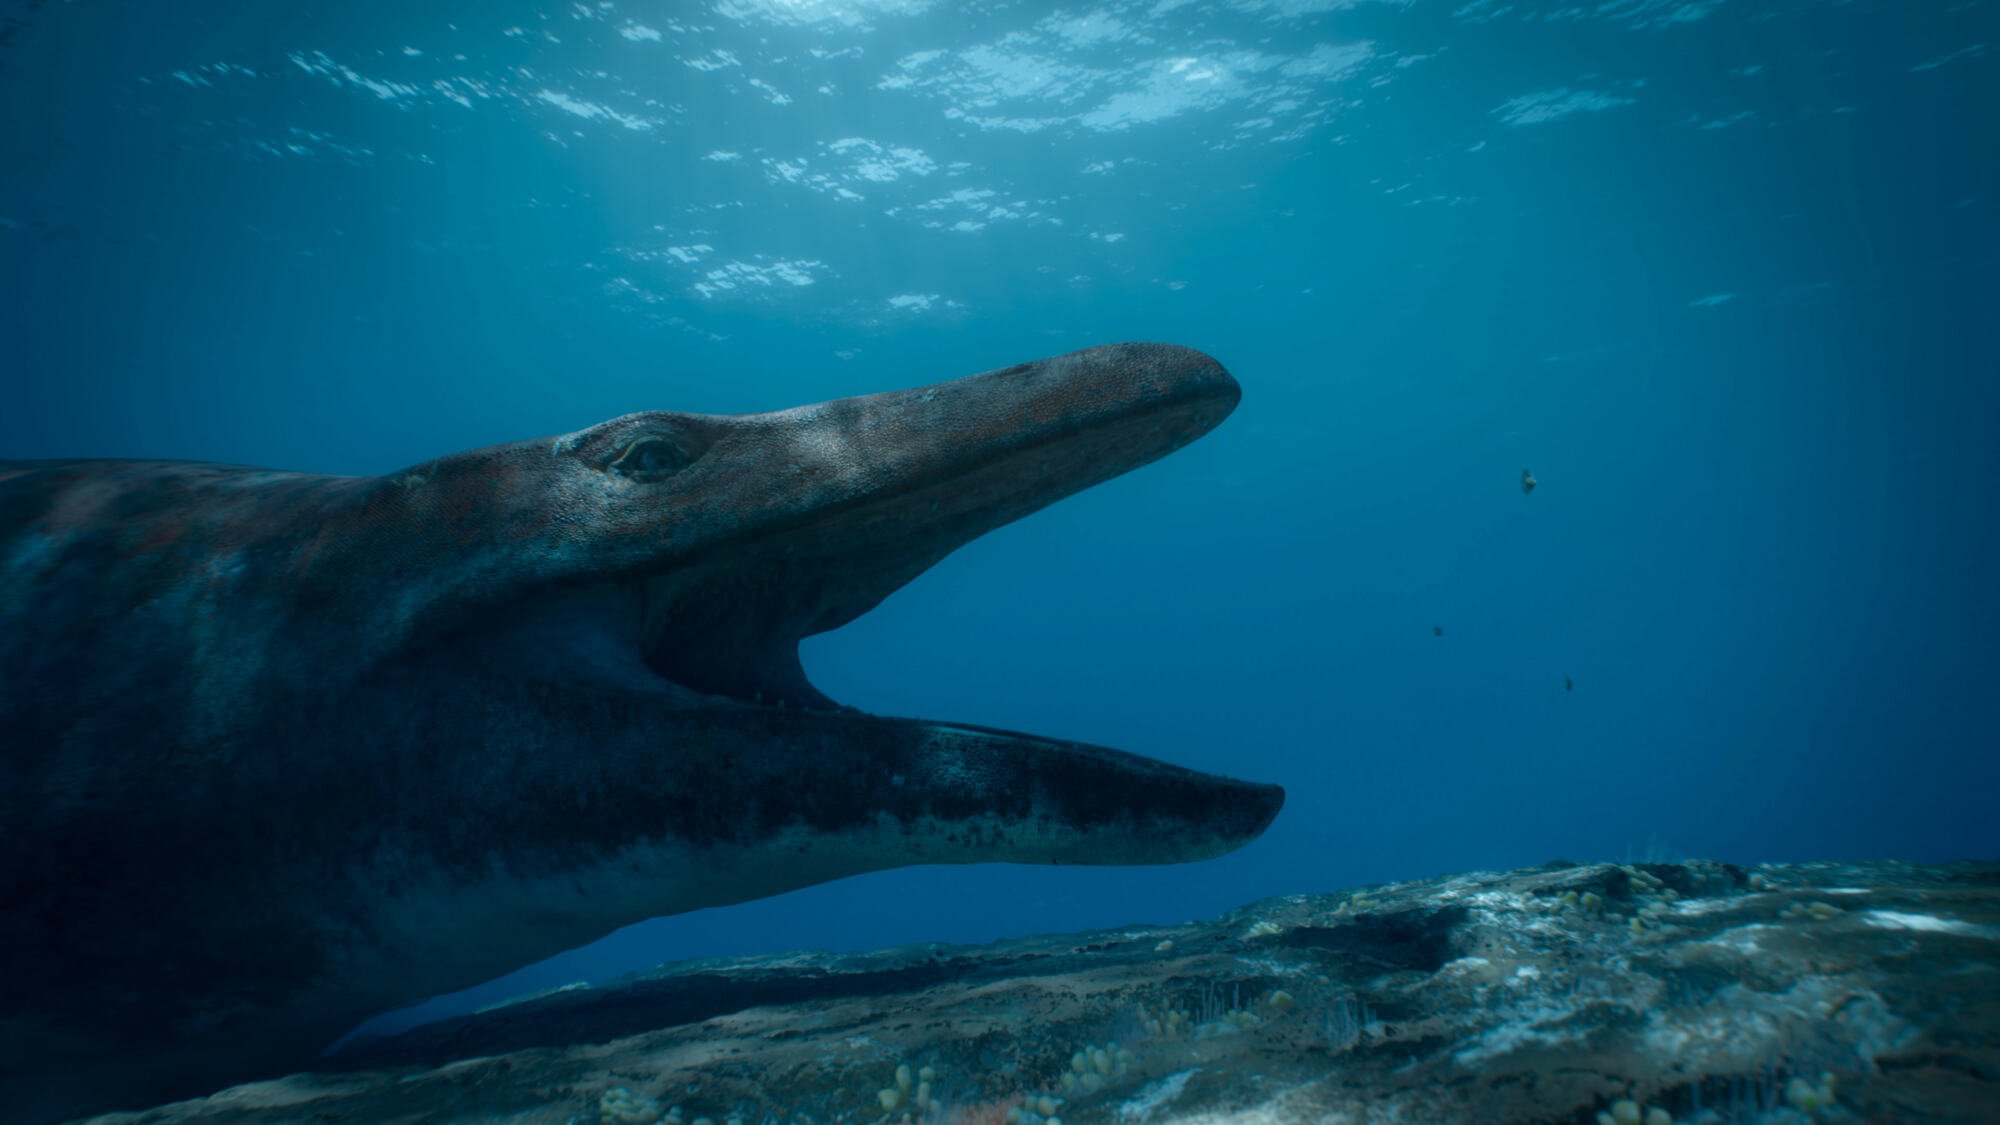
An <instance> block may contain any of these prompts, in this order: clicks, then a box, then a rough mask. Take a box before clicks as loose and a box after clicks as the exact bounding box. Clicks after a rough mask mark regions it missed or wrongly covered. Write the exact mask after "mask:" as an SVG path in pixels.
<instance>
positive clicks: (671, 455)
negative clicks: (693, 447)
mask: <svg viewBox="0 0 2000 1125" xmlns="http://www.w3.org/2000/svg"><path fill="white" fill-rule="evenodd" d="M693 460H694V458H692V457H689V456H688V455H687V453H686V452H685V451H683V450H682V449H681V447H680V446H678V445H675V444H674V443H673V442H671V441H668V440H667V439H666V438H659V437H646V438H640V439H639V440H638V441H635V442H633V443H632V444H631V445H628V446H626V447H625V451H624V452H622V453H620V454H619V455H618V456H617V457H616V458H614V459H613V460H612V462H611V465H610V468H613V469H616V470H617V471H618V472H621V473H623V474H625V475H626V476H628V477H635V478H639V479H642V480H651V479H657V478H659V477H663V476H667V475H668V474H671V473H677V472H680V471H681V470H682V469H685V468H687V467H688V464H689V463H690V462H692V461H693Z"/></svg>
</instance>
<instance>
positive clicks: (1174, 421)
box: [371, 344, 1283, 866]
mask: <svg viewBox="0 0 2000 1125" xmlns="http://www.w3.org/2000/svg"><path fill="white" fill-rule="evenodd" d="M1239 396H1240V389H1239V387H1238V385H1237V383H1236V380H1235V379H1234V378H1232V377H1231V376H1230V375H1229V373H1228V372H1227V371H1225V370H1224V369H1223V368H1222V366H1221V365H1220V364H1218V363H1217V362H1216V361H1215V360H1213V359H1211V358H1209V357H1208V356H1206V355H1203V354H1202V353H1200V352H1197V351H1194V350H1191V349H1188V348H1182V347H1173V346H1166V345H1154V344H1125V345H1114V346H1109V347H1100V348H1093V349H1090V350H1087V351H1081V352H1076V353H1072V354H1070V355H1065V356H1060V357H1056V358H1053V359H1048V360H1043V361H1040V362H1036V363H1029V364H1022V365H1020V366H1016V367H1009V368H1005V369H1002V370H997V371H991V372H987V373H985V374H981V375H975V376H971V377H968V378H963V379H958V380H954V381H951V382H946V383H939V384H935V385H932V386H926V387H919V388H916V389H913V390H905V391H896V392H891V393H886V394H874V395H865V396H860V397H855V398H846V399H839V400H835V401H831V402H824V403H819V404H816V405H811V406H802V407H797V408H794V409H789V410H782V411H777V412H773V413H767V414H753V415H743V416H729V417H723V416H713V415H699V414H685V413H675V412H667V411H656V412H647V413H641V414H631V415H626V416H624V417H621V418H616V419H613V420H611V421H608V422H605V423H602V424H600V425H597V426H593V427H590V428H589V429H586V430H582V431H579V432H576V433H572V434H567V435H564V436H561V437H557V438H554V439H545V440H541V441H532V442H522V443H517V444H514V445H507V446H498V447H492V448H489V449H483V450H475V451H472V452H470V453H467V454H462V455H459V456H458V457H454V458H448V459H445V460H443V461H440V462H437V463H434V464H432V465H427V466H420V467H417V468H415V469H412V470H410V472H408V473H406V474H400V475H399V476H397V477H392V478H387V479H386V480H385V482H384V483H383V485H382V486H381V488H382V490H383V497H382V498H381V499H380V500H378V502H377V503H376V504H371V508H373V509H374V510H375V511H376V512H377V513H378V514H385V513H384V512H383V508H382V507H381V505H385V504H386V505H392V506H393V508H394V509H395V516H396V519H395V520H394V521H393V522H394V523H395V524H398V525H401V526H403V527H408V526H409V525H410V524H411V523H412V522H414V523H416V524H418V525H420V526H423V527H425V528H426V529H428V535H427V538H428V540H429V541H431V542H434V543H436V542H441V543H445V544H448V545H450V547H451V555H452V559H453V561H452V563H451V564H450V565H441V566H439V567H438V568H436V578H435V579H434V585H436V586H438V587H440V588H437V589H433V590H432V591H431V595H432V596H430V597H428V598H422V599H415V598H413V599H409V600H407V601H405V602H404V603H403V604H405V605H408V606H411V607H413V609H412V612H413V614H415V615H416V618H417V619H413V621H412V622H410V627H411V628H412V629H413V630H414V631H416V632H418V633H424V634H439V633H441V634H444V635H447V636H456V637H458V638H461V639H463V638H465V637H467V635H468V634H469V635H470V636H471V637H475V638H478V643H479V646H480V647H482V648H484V649H488V650H494V651H506V652H508V653H510V654H511V655H509V656H508V657H506V660H507V662H508V663H509V665H510V666H513V667H520V666H521V665H523V664H525V663H536V662H539V663H538V666H539V667H543V668H547V667H549V666H550V665H551V664H554V665H556V666H558V667H562V666H567V667H569V668H570V669H572V670H574V671H576V672H578V673H579V675H581V674H582V673H583V672H584V671H585V669H586V666H587V667H588V668H589V669H590V670H592V674H594V675H596V676H597V677H598V679H599V680H600V681H602V680H604V679H606V678H607V677H610V678H613V679H618V680H619V681H620V682H622V683H628V684H630V683H636V682H638V680H639V679H640V678H641V677H642V676H643V677H644V678H645V679H647V680H649V681H650V682H649V683H648V685H647V686H648V688H649V689H650V691H651V693H652V695H653V697H654V698H655V699H656V700H657V701H658V704H659V705H660V706H662V707H668V708H670V709H672V710H673V711H675V712H677V714H676V717H675V719H674V724H675V725H676V726H680V725H683V724H686V723H694V722H698V721H699V720H698V719H697V715H698V714H699V713H709V714H712V715H721V716H727V721H728V722H729V723H732V724H735V725H736V726H738V727H740V726H741V725H742V723H743V721H744V720H745V718H746V716H745V714H744V712H745V711H746V710H747V711H764V712H769V714H767V715H765V716H764V717H763V718H762V719H761V720H760V721H761V722H764V723H767V724H774V725H772V726H771V727H770V729H769V732H768V733H769V739H768V741H769V743H770V744H771V745H773V746H776V745H780V744H784V743H786V742H788V741H789V742H794V743H795V742H797V741H798V740H799V739H802V738H811V739H815V740H818V741H819V742H821V743H824V744H825V746H826V748H827V749H828V751H829V752H831V750H832V748H833V746H834V744H839V745H840V746H841V747H843V749H842V750H841V752H840V753H839V754H837V755H835V757H837V758H838V759H840V760H843V761H845V762H846V763H847V764H846V765H845V766H843V767H842V768H844V769H846V770H847V771H848V772H849V775H850V776H861V775H876V774H879V780H880V781H881V782H882V785H883V788H881V789H879V790H877V789H870V790H869V794H868V798H867V799H869V800H873V801H882V800H887V799H891V798H895V797H896V796H897V795H898V794H899V793H901V794H902V795H903V796H906V797H908V798H909V800H908V807H904V808H899V809H896V810H886V809H885V810H878V811H881V812H883V813H884V814H885V815H891V816H892V817H893V818H894V819H896V820H898V821H899V822H903V823H915V822H917V821H920V820H923V819H925V818H926V817H937V816H940V815H943V812H944V809H945V808H946V807H947V806H954V807H955V811H953V812H951V813H950V814H949V816H946V817H945V819H946V820H951V821H954V822H957V823H959V824H960V826H961V828H962V827H964V826H965V825H968V824H970V823H971V822H972V821H973V820H978V821H980V823H981V825H982V827H981V829H980V831H979V832H978V833H968V832H966V831H946V832H944V833H943V836H944V837H949V838H952V839H956V840H961V841H964V842H966V846H965V847H963V848H959V849H953V848H943V847H928V848H920V849H917V852H918V853H920V854H913V855H912V857H911V858H909V859H908V860H906V862H921V861H925V860H929V861H953V860H958V861H976V860H982V859H1000V860H1026V861H1044V862H1048V861H1056V862H1104V863H1146V862H1177V861H1183V860H1188V859H1195V858H1201V857H1205V856H1210V855H1215V854H1219V853H1221V852H1224V851H1228V850H1231V849H1232V848H1234V847H1237V846H1240V845H1241V844H1243V843H1245V842H1247V841H1248V840H1250V839H1253V838H1254V837H1255V836H1256V835H1257V834H1258V833H1260V832H1261V831H1262V830H1263V829H1264V827H1265V826H1266V825H1268V824H1269V822H1270V821H1271V819H1272V818H1273V817H1274V816H1275V815H1276V813H1277V811H1278V809H1279V807H1280V805H1281V804H1282V802H1283V791H1282V790H1281V789H1279V788H1278V787H1276V786H1270V785H1257V784H1251V783H1246V782H1239V781H1234V780H1231V779H1227V778H1221V777H1215V776H1212V775H1207V774H1201V773H1196V772H1194V771H1191V770H1183V769H1179V768H1177V767H1173V766H1169V765H1166V764H1164V763H1160V762H1155V761H1150V760H1148V759H1144V758H1139V757H1136V756H1134V755H1130V754H1125V753H1121V752H1118V751H1113V750H1107V749H1102V748H1098V747H1091V746H1084V745H1082V744H1077V743H1070V742H1064V741H1060V740H1056V739H1050V738H1042V737H1036V736H1030V735H1024V734H1016V733H1012V732H1005V731H991V730H983V729H976V728H972V727H967V726H962V725H952V724H942V723H937V722H932V721H927V720H918V719H891V718H878V717H874V716H866V715H861V714H859V713H858V712H854V711H853V710H852V709H851V708H844V707H841V706H840V705H839V704H837V703H836V702H835V701H833V700H831V699H829V698H828V697H827V696H826V695H824V694H823V693H821V692H820V691H819V690H818V689H817V688H815V687H814V686H813V685H812V684H811V683H810V682H809V681H808V679H807V677H806V674H805V672H804V669H803V668H802V666H801V664H800V660H799V655H798V646H799V642H800V640H801V639H802V638H804V637H808V636H811V635H813V634H816V633H821V632H825V631H827V630H830V629H834V628H837V627H839V626H840V625H843V624H845V623H847V622H849V621H852V620H854V619H855V618H856V617H858V616H860V615H861V614H863V613H865V612H867V611H868V610H869V609H871V608H873V607H874V606H876V605H877V604H878V603H880V602H881V601H882V600H883V599H884V598H885V597H887V596H888V595H889V594H891V593H893V592H894V591H895V590H896V589H898V588H899V587H901V586H903V585H904V584H905V583H907V582H909V581H910V580H911V579H913V578H915V577H916V576H917V575H918V574H920V573H922V572H923V571H924V570H925V569H927V568H929V567H930V566H931V565H933V564H934V563H936V562H937V561H938V560H940V559H942V558H943V557H944V556H945V555H947V554H949V553H950V552H951V551H953V550H954V549H956V548H958V547H959V546H961V545H963V544H965V543H966V542H968V541H970V540H972V539H974V538H976V537H977V536H979V535H981V534H983V533H985V532H987V531H990V530H992V529H993V528H996V527H998V526H1000V525H1002V524H1005V523H1008V522H1010V521H1012V520H1015V519H1019V518H1021V517H1022V516H1025V515H1027V514H1029V513H1031V512H1034V511H1036V510H1037V509H1040V508H1042V507H1044V506H1046V505H1048V504H1050V503H1052V502H1054V501H1056V500H1058V499H1060V498H1062V497H1064V496H1067V495H1070V494H1071V493H1074V492H1077V491H1079V490H1081V489H1084V488H1087V487H1089V486H1091V485H1093V484H1096V483H1099V482H1101V481H1104V480H1106V479H1108V478H1110V477H1114V476H1117V475H1119V474H1121V473H1124V472H1127V471H1129V470H1131V469H1134V468H1137V467H1139V466H1141V465H1144V464H1146V463H1148V462H1150V461H1153V460H1155V459H1157V458H1160V457H1163V456H1165V455H1166V454H1168V453H1170V452H1172V451H1173V450H1175V449H1178V448H1180V447H1181V446H1183V445H1186V444H1187V443H1189V442H1191V441H1193V440H1194V439H1196V438H1198V437H1200V436H1201V435H1202V434H1204V433H1206V432H1208V431H1209V430H1210V429H1212V428H1213V427H1215V426H1216V425H1217V424H1218V423H1220V422H1221V421H1222V420H1223V419H1224V418H1225V417H1226V416H1227V415H1228V414H1229V413H1230V411H1231V410H1232V409H1234V407H1235V405H1236V403H1237V400H1238V398H1239ZM496 509H497V510H496ZM473 545H476V546H482V547H484V548H486V549H470V550H469V549H466V548H467V547H468V546H473ZM396 553H398V554H399V555H401V556H402V558H403V561H405V562H407V561H408V556H409V554H410V551H409V550H408V549H407V548H401V549H399V550H398V551H397V552H396ZM424 614H430V615H432V617H431V619H429V620H421V618H422V616H423V615H424ZM579 638H589V640H588V642H587V643H584V642H583V641H580V640H579ZM529 648H532V649H534V650H535V653H536V655H535V656H534V657H532V658H530V657H526V656H524V655H521V653H522V651H523V650H525V649H529ZM554 654H562V655H554ZM641 670H643V672H641ZM552 674H559V673H552ZM779 728H783V729H782V730H780V729H779ZM710 733H711V736H712V735H713V733H714V732H710ZM683 741H684V742H686V741H689V740H687V739H683ZM699 741H700V742H701V743H702V744H704V745H708V744H712V737H705V738H703V739H701V740H699ZM690 744H691V743H690ZM655 752H657V748H656V750H655ZM744 752H745V753H746V754H752V753H754V751H752V750H750V749H748V748H746V750H745V751H744ZM863 762H867V763H869V764H868V765H866V766H862V765H860V764H859V763H863ZM746 768H754V767H746ZM787 768H789V767H787ZM920 775H922V776H925V777H928V778H929V781H928V782H927V783H926V784H921V785H920V784H915V781H916V780H917V778H918V777H919V776H920ZM954 778H956V779H958V785H957V788H954V785H953V782H952V779H954ZM905 781H908V782H909V783H910V784H908V785H907V786H905ZM975 782H976V784H975ZM662 784H665V783H664V782H663V783H662ZM954 794H955V795H954ZM828 799H831V798H828ZM784 803H785V802H773V801H765V802H764V803H763V804H762V805H760V808H761V809H763V814H762V815H763V816H765V817H766V818H774V823H772V824H770V825H767V827H770V828H773V829H775V828H777V827H778V825H777V823H775V820H777V819H782V817H781V816H780V815H779V814H778V813H777V812H776V808H777V806H778V805H781V804H784ZM1001 806H1007V809H1005V810H1003V809H1002V807H1001ZM653 811H654V813H657V811H658V810H657V809H654V810H653ZM793 814H795V815H796V816H799V817H805V818H806V819H812V818H813V817H814V816H820V815H831V814H830V813H829V811H828V810H827V809H824V808H822V809H820V810H819V811H818V812H817V813H814V812H812V811H810V810H806V809H803V808H800V809H794V810H793ZM634 815H635V817H638V818H639V819H640V820H641V821H643V819H644V816H645V815H646V814H645V812H644V811H643V810H634ZM855 815H856V817H860V815H861V813H860V810H858V809H857V810H855ZM836 819H841V818H839V817H836ZM1008 824H1011V825H1013V826H1014V829H1013V830H1006V829H1005V828H1004V826H1005V825H1008ZM1035 825H1039V826H1040V827H1034V826H1035ZM1063 825H1068V826H1070V829H1064V828H1062V827H1061V826H1063ZM635 830H636V829H635ZM996 833H997V834H998V835H997V836H996V835H995V834H996ZM891 865H892V864H888V863H883V864H880V866H891Z"/></svg>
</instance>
